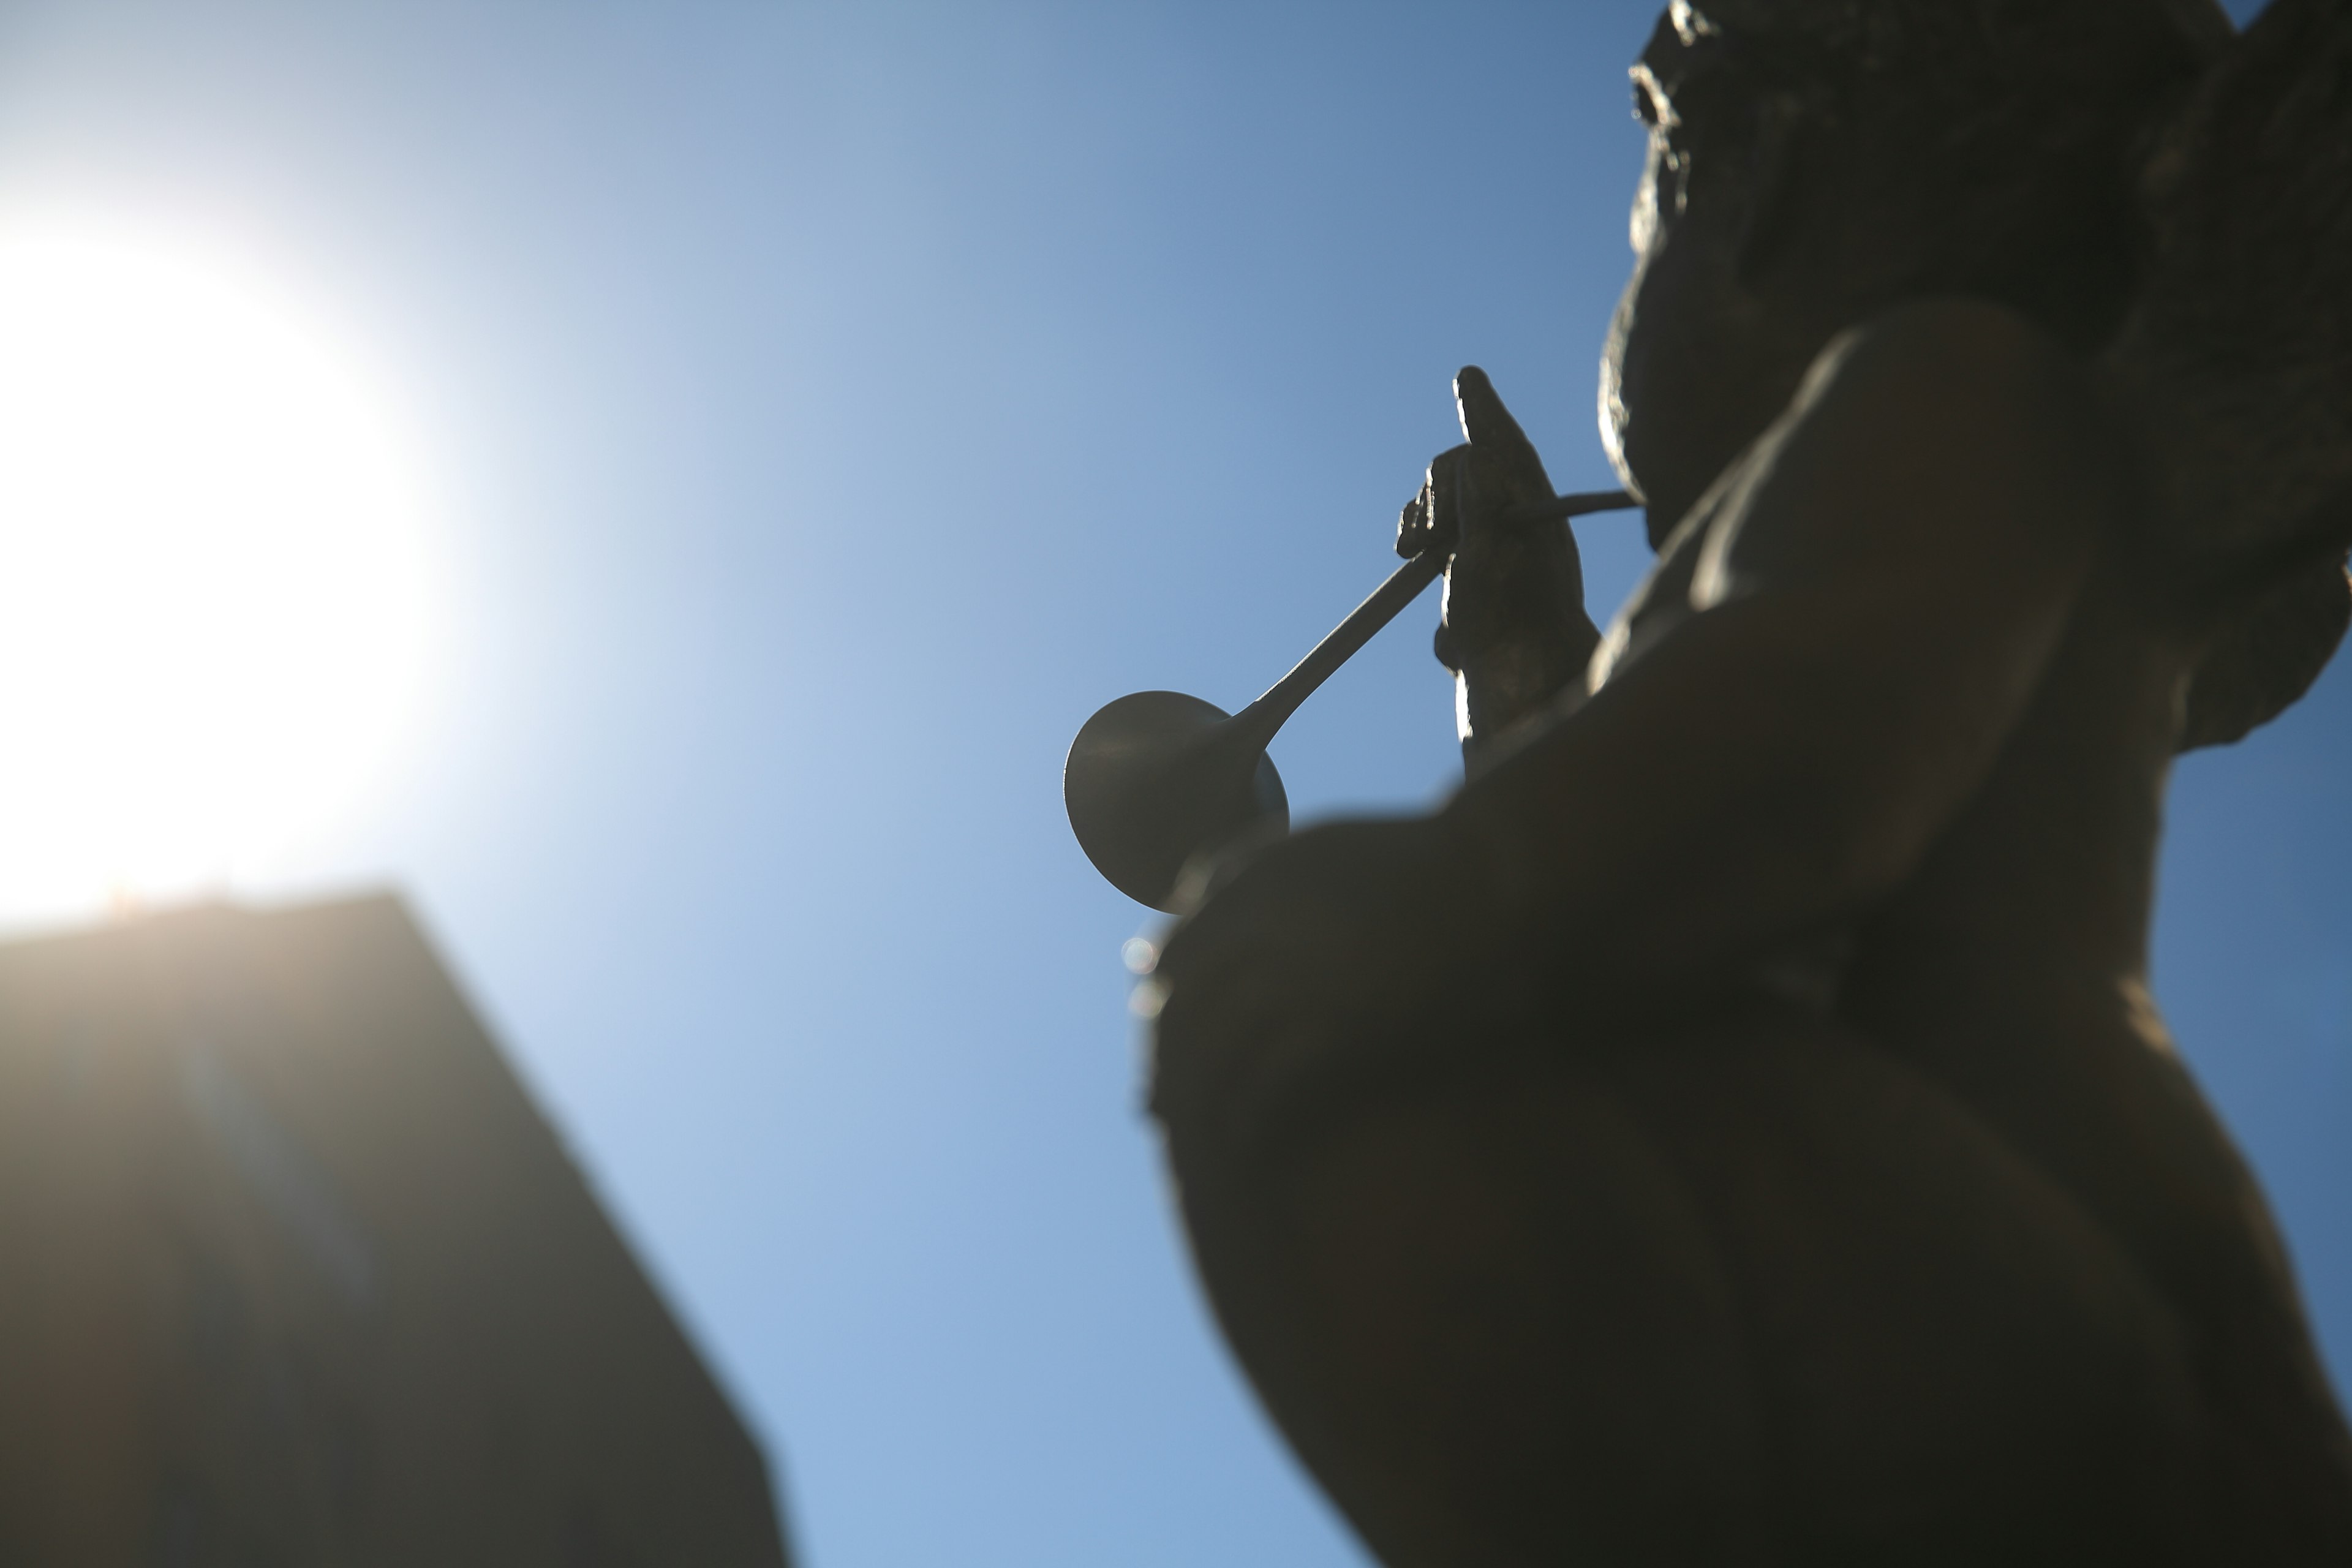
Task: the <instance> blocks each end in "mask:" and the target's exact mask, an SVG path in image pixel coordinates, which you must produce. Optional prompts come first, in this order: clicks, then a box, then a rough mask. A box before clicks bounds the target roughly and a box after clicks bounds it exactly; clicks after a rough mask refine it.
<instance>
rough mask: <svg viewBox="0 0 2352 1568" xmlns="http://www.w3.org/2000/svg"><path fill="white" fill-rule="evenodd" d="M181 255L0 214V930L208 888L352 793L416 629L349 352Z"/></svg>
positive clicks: (278, 304)
mask: <svg viewBox="0 0 2352 1568" xmlns="http://www.w3.org/2000/svg"><path fill="white" fill-rule="evenodd" d="M312 315H313V312H310V311H308V310H306V309H305V308H304V307H302V306H301V305H300V304H299V302H298V301H297V300H293V299H291V298H289V295H288V294H287V292H286V291H285V290H284V289H280V288H274V287H272V286H271V284H270V283H269V282H268V280H267V279H261V278H259V277H257V276H252V275H248V274H246V273H241V272H240V271H239V270H237V269H236V268H234V267H231V266H227V265H224V264H222V263H221V262H219V261H218V260H216V259H215V258H208V257H206V256H205V255H204V254H203V253H202V252H200V251H196V250H193V249H189V248H187V247H178V246H169V245H160V244H155V243H152V242H147V241H142V240H140V239H137V238H132V237H123V236H121V235H119V234H109V233H106V232H103V231H100V230H95V229H92V228H89V227H86V226H85V227H75V226H66V225H61V224H57V223H35V222H27V221H18V222H10V221H8V220H6V219H5V218H4V217H0V918H14V919H22V918H26V916H29V915H44V916H53V915H58V914H64V913H70V912H78V911H81V910H89V909H91V908H93V907H96V906H98V905H100V904H101V903H102V902H104V901H106V900H109V899H110V898H113V899H121V898H123V897H125V896H128V897H131V898H134V899H138V900H168V899H173V898H179V897H184V896H188V895H190V894H193V893H199V892H206V891H217V890H223V889H229V888H232V887H234V886H235V885H236V883H237V882H238V881H239V879H243V878H247V877H251V876H256V875H264V876H266V875H268V874H270V873H272V872H273V871H276V870H278V869H280V868H282V867H283V866H284V864H285V863H286V862H287V861H288V859H289V857H290V858H298V859H299V857H300V856H301V855H302V853H303V852H304V851H305V850H306V848H308V847H314V846H315V845H316V844H317V843H318V841H319V840H320V836H321V835H323V834H327V833H330V832H331V831H332V830H333V828H334V827H336V826H338V825H339V824H341V822H342V821H344V820H345V819H346V818H347V817H348V816H350V814H351V813H352V810H353V809H354V808H355V807H356V806H357V805H359V804H360V803H361V802H362V799H363V797H364V796H365V795H366V793H367V791H368V789H369V787H370V785H371V784H374V783H377V782H380V780H381V779H382V776H383V770H384V768H385V765H386V764H387V763H389V762H390V761H391V760H392V757H393V755H394V751H395V749H396V747H397V744H398V742H399V741H400V740H401V738H402V732H403V731H404V728H405V727H406V725H407V722H408V721H409V719H410V718H411V714H412V710H413V709H414V707H415V700H416V699H417V697H418V695H419V688H420V684H421V681H422V678H423V674H424V668H425V655H426V652H427V645H428V642H429V639H428V637H427V636H426V621H427V608H428V606H427V603H426V600H427V595H426V593H425V560H424V550H423V539H422V536H421V524H422V521H423V518H422V511H423V509H422V505H421V497H420V494H419V486H418V482H417V474H416V467H415V462H414V460H413V458H412V457H411V456H410V454H409V453H408V452H407V451H406V450H404V442H403V440H402V439H401V432H400V427H399V421H398V420H396V419H395V418H394V417H392V416H391V409H390V405H389V403H388V400H387V399H386V398H385V397H384V396H383V394H382V392H381V391H380V389H378V388H377V387H376V386H374V385H373V384H371V383H370V380H369V378H368V377H367V376H366V375H365V374H362V367H361V362H360V361H359V360H358V359H357V358H356V356H355V355H354V354H353V353H352V352H351V351H350V350H349V349H348V347H347V346H346V345H344V344H342V343H341V342H338V341H337V339H336V337H335V335H334V333H333V332H332V331H330V330H329V329H328V328H327V327H326V326H325V325H324V324H322V323H321V322H320V321H317V320H314V319H312Z"/></svg>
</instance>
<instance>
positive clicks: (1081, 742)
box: [1062, 691, 1290, 914]
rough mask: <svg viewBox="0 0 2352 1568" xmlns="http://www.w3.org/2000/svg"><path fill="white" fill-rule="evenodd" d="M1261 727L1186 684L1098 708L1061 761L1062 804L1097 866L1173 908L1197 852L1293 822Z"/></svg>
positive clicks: (1141, 899) (1152, 901) (1114, 881)
mask: <svg viewBox="0 0 2352 1568" xmlns="http://www.w3.org/2000/svg"><path fill="white" fill-rule="evenodd" d="M1260 728H1261V726H1260V725H1259V724H1257V723H1254V722H1251V721H1249V720H1248V719H1247V718H1244V719H1235V718H1234V717H1233V716H1231V715H1229V714H1227V713H1226V712H1225V710H1223V709H1222V708H1219V707H1217V706H1216V705H1215V704H1213V703H1210V702H1203V701H1202V700H1201V699H1199V698H1197V697H1187V696H1185V695H1184V694H1183V693H1182V692H1181V691H1138V692H1135V693H1133V694H1132V695H1129V696H1127V697H1122V698H1120V699H1118V700H1117V701H1116V702H1112V703H1109V704H1108V705H1107V706H1105V707H1104V708H1102V709H1100V710H1098V711H1097V712H1096V714H1095V716H1094V717H1093V718H1091V719H1089V720H1087V722H1086V726H1085V728H1083V729H1081V730H1080V731H1078V738H1077V739H1076V740H1075V741H1073V742H1070V754H1069V757H1068V759H1067V760H1066V762H1064V763H1063V764H1062V804H1063V805H1064V806H1066V808H1067V809H1068V811H1069V814H1070V829H1071V831H1072V832H1074V833H1076V835H1077V837H1078V847H1080V848H1082V849H1084V850H1085V851H1086V852H1087V859H1089V860H1091V861H1093V862H1094V866H1095V869H1096V870H1097V871H1100V872H1101V873H1102V874H1103V876H1104V878H1105V879H1107V880H1108V882H1109V883H1110V885H1111V886H1112V887H1114V888H1117V889H1118V890H1119V891H1120V892H1122V893H1125V894H1126V895H1127V896H1128V897H1129V898H1130V899H1133V900H1135V901H1136V902H1138V903H1140V904H1149V905H1150V906H1151V907H1152V908H1153V909H1155V910H1166V911H1168V912H1170V913H1171V914H1172V913H1174V912H1175V910H1174V903H1175V895H1176V884H1177V879H1178V878H1179V877H1180V876H1181V873H1182V872H1183V869H1184V864H1185V862H1186V861H1188V860H1190V859H1192V857H1193V856H1195V855H1198V854H1201V853H1203V852H1205V851H1208V850H1213V849H1215V848H1217V847H1220V846H1222V845H1224V844H1228V843H1231V842H1232V841H1233V840H1234V839H1235V838H1236V837H1240V836H1241V835H1243V834H1244V833H1248V832H1253V831H1256V832H1268V831H1270V832H1272V833H1276V834H1279V833H1282V832H1285V831H1286V830H1287V829H1288V828H1289V826H1290V800H1289V797H1288V796H1286V795H1284V794H1283V790H1282V775H1281V774H1279V773H1276V772H1275V770H1274V763H1272V762H1271V761H1269V760H1268V759H1267V757H1266V754H1265V743H1266V741H1267V740H1269V739H1271V731H1267V732H1266V733H1264V734H1261V733H1259V732H1258V731H1259V730H1260Z"/></svg>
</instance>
